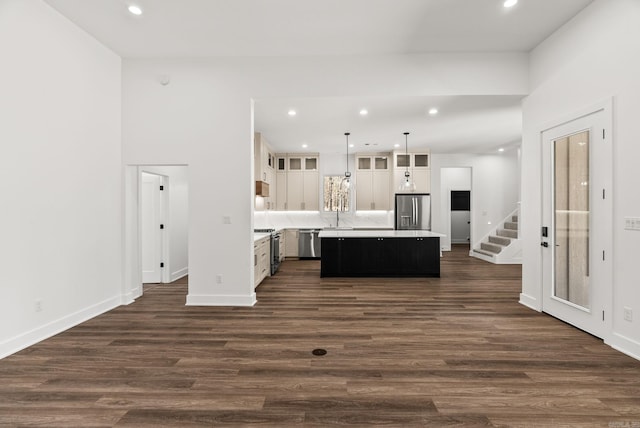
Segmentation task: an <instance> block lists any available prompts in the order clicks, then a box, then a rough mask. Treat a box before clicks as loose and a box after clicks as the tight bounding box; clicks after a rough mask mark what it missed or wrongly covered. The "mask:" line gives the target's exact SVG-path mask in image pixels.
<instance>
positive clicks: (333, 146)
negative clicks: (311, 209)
mask: <svg viewBox="0 0 640 428" xmlns="http://www.w3.org/2000/svg"><path fill="white" fill-rule="evenodd" d="M521 99H522V97H521V96H457V97H398V98H287V99H283V98H278V99H258V100H256V101H255V129H256V131H259V132H262V133H263V134H264V136H265V138H266V139H267V141H269V142H270V143H272V145H273V146H274V149H276V150H277V151H279V152H283V153H292V152H293V153H295V152H301V151H309V152H318V153H344V152H345V150H346V137H345V136H344V133H345V132H350V133H351V135H350V136H349V143H350V144H353V145H354V147H353V148H351V149H349V150H350V151H357V152H377V151H391V150H394V144H399V145H400V149H402V150H404V149H405V137H404V135H403V133H404V132H410V135H409V137H408V146H409V148H410V149H416V148H428V149H430V150H431V152H433V153H479V152H487V151H493V150H498V149H499V148H500V147H507V146H510V145H512V144H513V143H519V142H520V137H521V134H522V112H521V106H520V104H521ZM432 107H437V108H438V114H437V115H435V116H432V115H430V114H429V112H428V111H429V109H431V108H432ZM290 109H293V110H295V111H296V115H295V116H289V115H288V111H289V110H290ZM362 109H366V110H367V112H368V114H367V115H366V116H362V115H360V111H361V110H362ZM303 144H306V145H307V147H303V146H302V145H303Z"/></svg>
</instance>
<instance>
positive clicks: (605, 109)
mask: <svg viewBox="0 0 640 428" xmlns="http://www.w3.org/2000/svg"><path fill="white" fill-rule="evenodd" d="M597 113H602V116H601V118H600V120H601V123H600V125H601V126H602V127H603V128H604V130H605V134H604V137H603V138H601V140H600V141H602V142H603V144H605V146H604V147H606V148H607V149H606V150H604V151H603V156H601V157H599V158H598V159H597V161H598V162H600V163H601V164H603V165H604V166H605V168H603V171H602V174H600V181H599V182H598V183H594V185H597V189H598V190H596V188H595V187H594V189H593V191H592V194H599V192H600V191H601V190H600V189H601V188H602V190H604V192H605V198H604V200H602V207H601V209H600V212H601V214H602V218H603V219H604V221H603V223H604V224H598V225H594V224H593V223H592V226H591V227H592V229H591V230H592V231H593V230H595V227H597V230H599V231H600V230H607V231H609V232H610V233H608V234H606V233H605V234H604V236H605V238H604V239H603V240H602V250H603V251H604V253H605V254H606V256H605V261H604V262H603V263H602V264H601V265H600V266H601V275H600V279H601V282H602V283H603V284H604V285H605V289H604V291H603V293H602V297H601V299H602V301H601V302H598V303H597V305H598V308H602V310H603V318H604V319H603V322H602V324H601V328H599V329H598V330H597V331H588V330H585V331H587V332H588V333H590V334H592V335H594V336H596V337H599V338H601V339H603V340H604V341H605V342H606V341H607V340H608V339H609V337H610V336H611V334H612V328H613V313H612V308H613V257H614V253H613V193H614V191H613V190H614V189H613V141H614V139H613V136H614V131H613V98H609V99H606V100H604V101H601V102H599V103H596V104H593V105H592V106H589V107H587V108H585V109H582V110H580V111H577V112H575V113H574V114H571V115H568V116H566V117H564V118H562V119H560V120H556V121H553V122H549V123H547V124H546V126H544V127H542V129H541V130H540V131H539V142H540V146H539V149H540V225H539V227H538V235H537V236H538V237H539V239H540V241H541V242H542V241H543V238H542V237H541V228H542V227H543V226H547V227H549V229H551V227H552V224H544V223H545V205H544V204H545V198H546V197H547V196H548V195H547V193H546V192H547V191H548V189H546V188H545V180H550V181H551V177H549V178H545V174H546V173H547V172H546V166H545V162H546V159H545V133H547V132H550V131H552V130H553V129H556V128H560V127H562V126H565V125H570V124H571V123H572V122H575V121H577V120H580V119H583V118H586V117H588V116H590V115H593V114H597ZM597 137H602V136H600V135H598V134H596V135H594V140H595V138H597ZM594 160H595V159H594ZM549 173H550V171H549ZM590 179H591V175H590ZM593 226H595V227H593ZM547 241H548V239H547ZM552 244H553V243H552ZM539 248H540V265H539V266H540V284H539V290H538V295H539V299H540V310H541V311H542V312H545V313H547V314H549V312H548V311H546V310H545V298H544V295H545V293H544V291H545V287H551V286H552V284H549V283H548V282H547V281H548V279H549V277H552V276H551V275H548V271H547V270H548V269H550V266H548V265H549V263H550V262H553V260H552V257H551V256H549V258H545V253H544V251H548V250H550V249H549V248H545V247H543V246H540V247H539ZM594 258H595V255H594ZM549 260H550V262H549ZM594 304H595V302H593V304H592V306H593V305H594ZM568 306H571V304H568ZM574 306H575V305H574ZM546 309H549V308H548V307H547V308H546ZM549 315H551V316H554V317H556V318H558V319H560V320H561V321H563V322H566V323H567V324H570V325H573V326H575V327H577V328H581V327H580V326H579V325H576V320H574V319H568V318H566V317H564V316H557V315H556V314H549Z"/></svg>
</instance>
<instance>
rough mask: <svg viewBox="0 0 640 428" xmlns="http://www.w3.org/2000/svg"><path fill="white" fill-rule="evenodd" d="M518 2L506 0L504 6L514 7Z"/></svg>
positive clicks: (516, 0)
mask: <svg viewBox="0 0 640 428" xmlns="http://www.w3.org/2000/svg"><path fill="white" fill-rule="evenodd" d="M516 3H518V0H506V1H505V2H504V7H513V6H515V5H516Z"/></svg>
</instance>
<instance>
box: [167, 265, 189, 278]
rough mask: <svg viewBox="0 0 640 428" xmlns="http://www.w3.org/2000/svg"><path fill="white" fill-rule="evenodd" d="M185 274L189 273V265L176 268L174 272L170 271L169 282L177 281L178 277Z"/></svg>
mask: <svg viewBox="0 0 640 428" xmlns="http://www.w3.org/2000/svg"><path fill="white" fill-rule="evenodd" d="M187 275H189V266H187V267H184V268H182V269H178V270H177V271H175V272H172V273H171V275H170V280H171V282H173V281H177V280H179V279H180V278H183V277H185V276H187Z"/></svg>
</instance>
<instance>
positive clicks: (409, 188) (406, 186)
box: [398, 132, 416, 192]
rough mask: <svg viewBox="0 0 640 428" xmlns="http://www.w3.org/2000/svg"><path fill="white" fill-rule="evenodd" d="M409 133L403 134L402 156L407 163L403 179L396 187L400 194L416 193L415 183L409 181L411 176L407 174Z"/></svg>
mask: <svg viewBox="0 0 640 428" xmlns="http://www.w3.org/2000/svg"><path fill="white" fill-rule="evenodd" d="M408 139H409V133H408V132H405V133H404V155H405V159H406V162H407V165H406V170H405V171H404V178H403V179H402V181H401V182H400V185H399V186H398V190H399V191H401V192H415V191H416V183H414V181H413V180H412V179H411V174H410V173H409V163H410V161H409V142H408Z"/></svg>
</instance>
